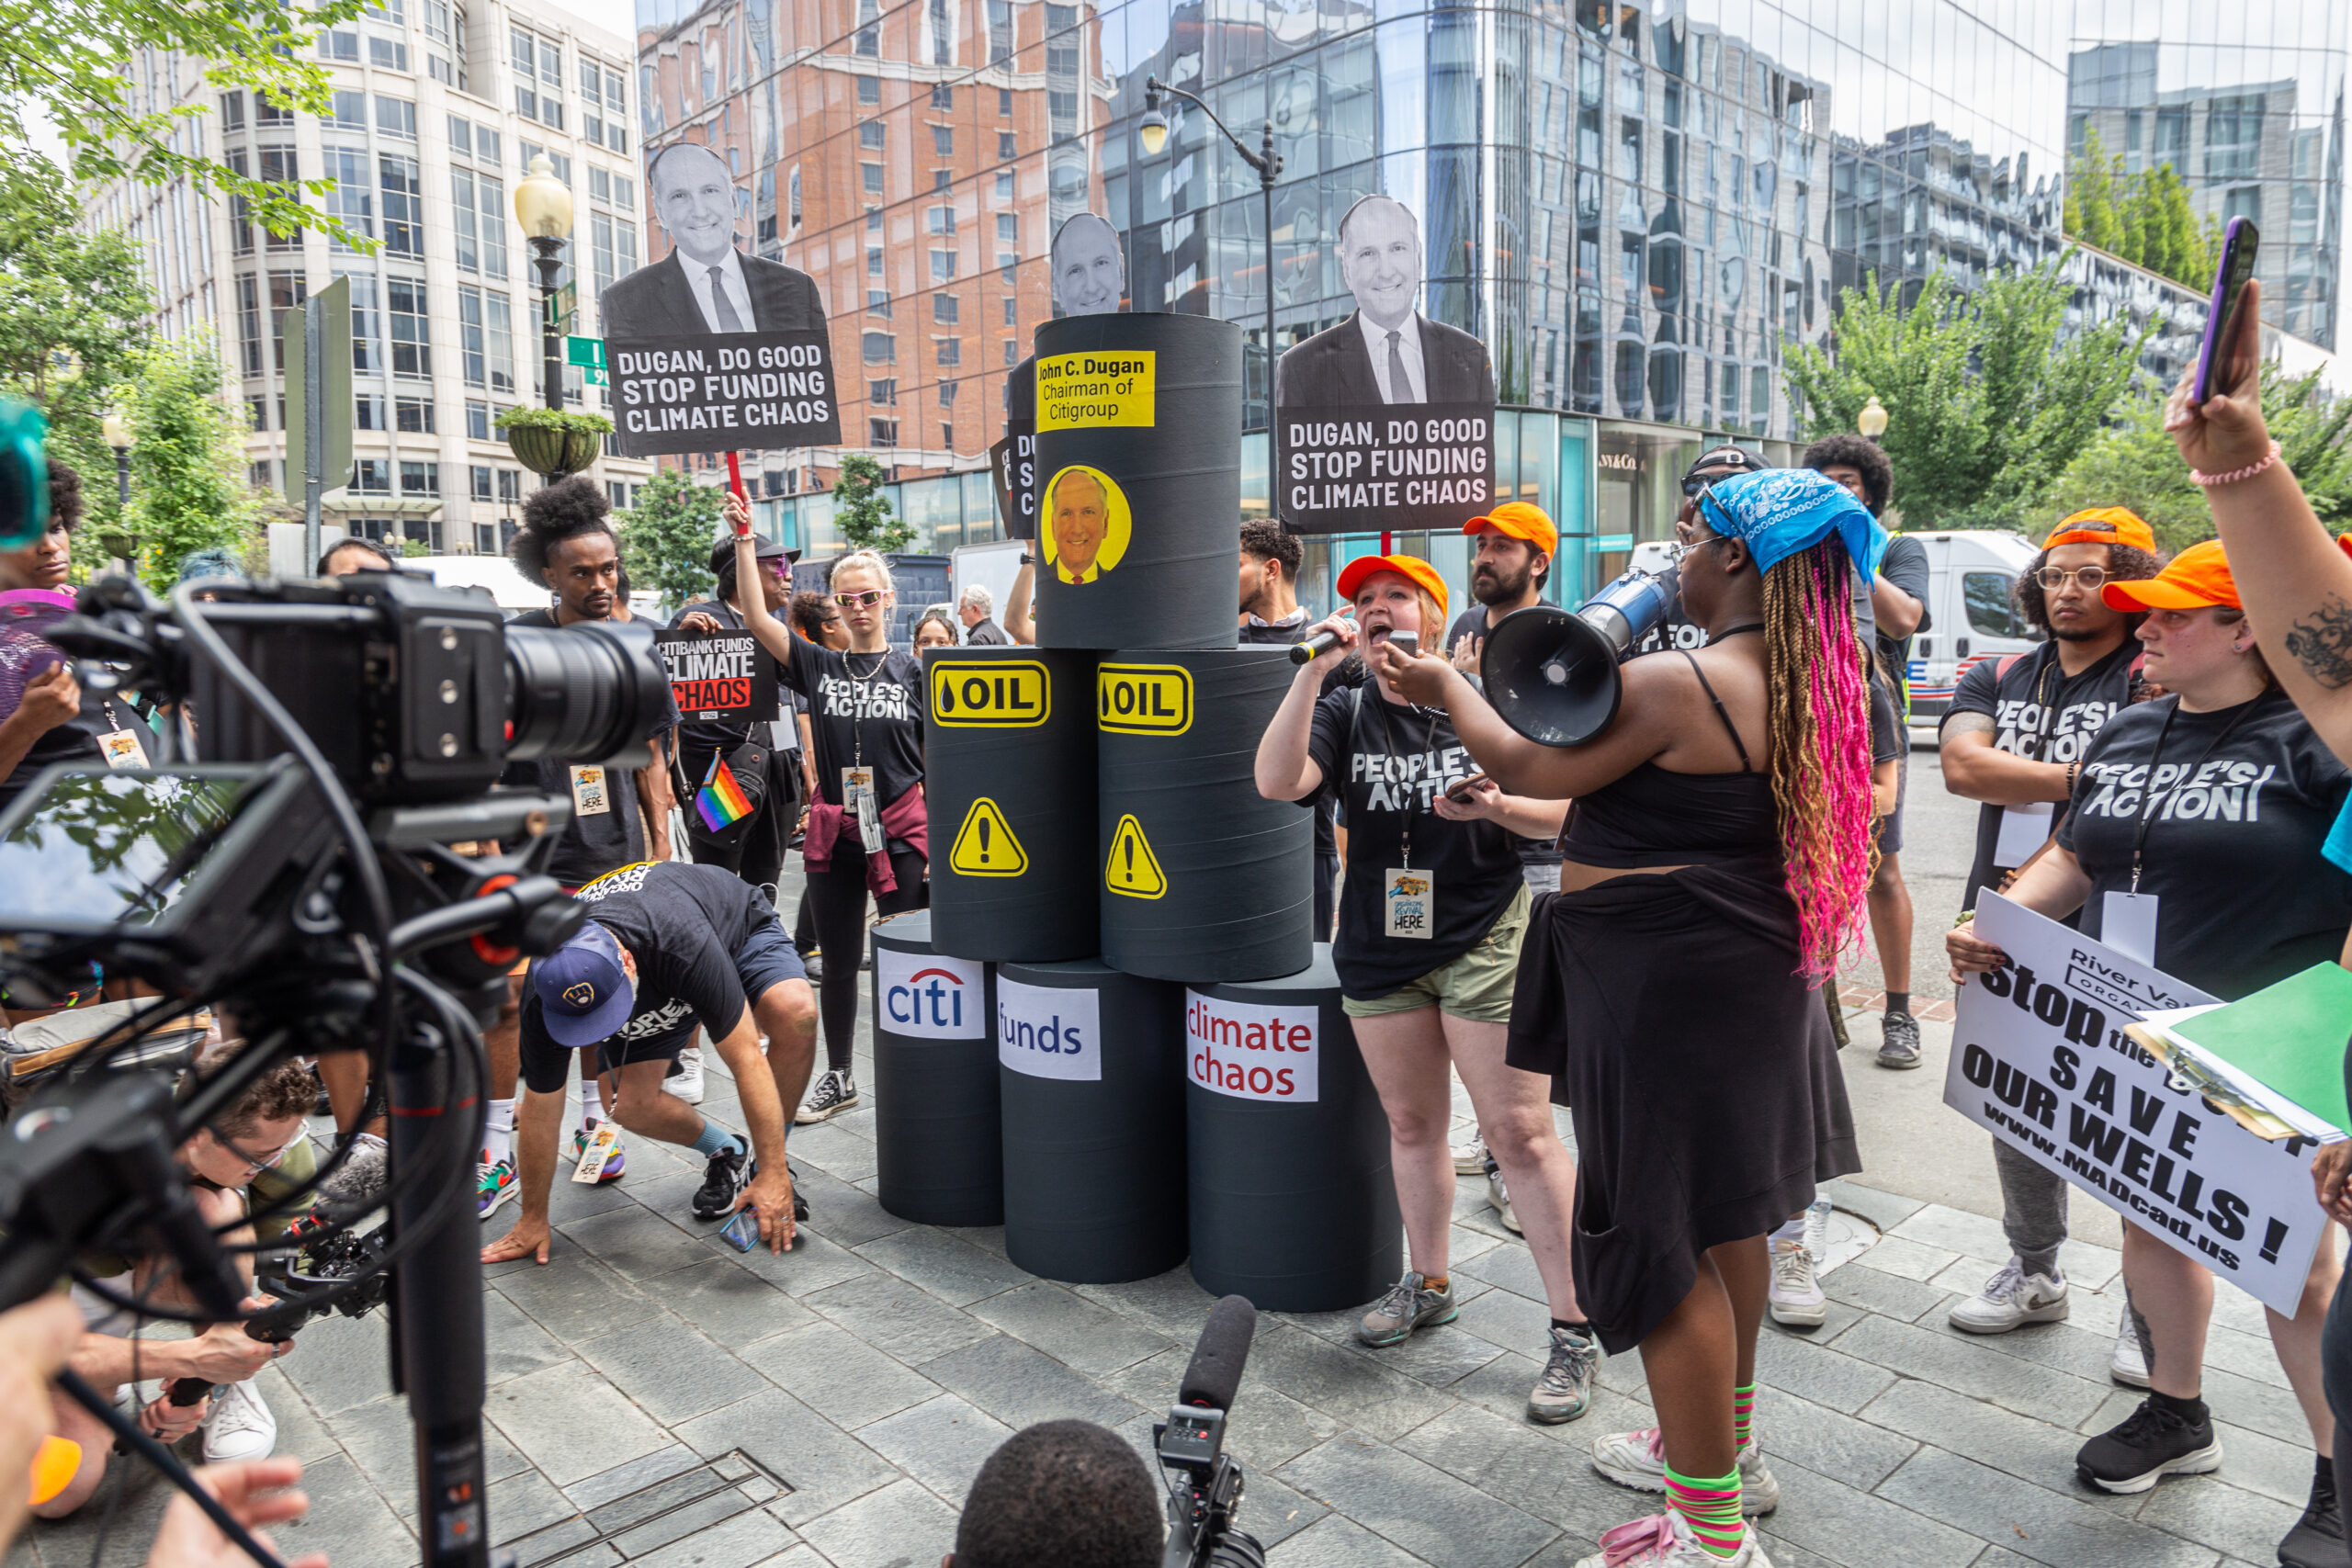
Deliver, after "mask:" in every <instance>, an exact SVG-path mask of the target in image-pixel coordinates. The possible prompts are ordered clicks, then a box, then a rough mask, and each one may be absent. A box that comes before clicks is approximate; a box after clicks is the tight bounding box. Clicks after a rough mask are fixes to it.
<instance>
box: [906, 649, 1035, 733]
mask: <svg viewBox="0 0 2352 1568" xmlns="http://www.w3.org/2000/svg"><path fill="white" fill-rule="evenodd" d="M1053 711H1054V703H1053V681H1052V679H1051V677H1049V676H1048V675H1047V674H1046V667H1045V666H1044V665H1043V664H1040V663H1037V662H1035V660H1021V661H1019V662H1010V663H1009V662H1001V661H996V660H977V659H941V660H933V663H932V666H931V715H932V717H933V719H934V720H936V721H937V722H938V723H941V724H944V725H952V726H954V727H956V728H965V729H1025V728H1033V727H1035V726H1036V725H1040V724H1043V723H1045V722H1046V719H1047V718H1048V717H1050V716H1052V714H1053Z"/></svg>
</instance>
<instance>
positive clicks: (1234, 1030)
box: [1184, 991, 1321, 1105]
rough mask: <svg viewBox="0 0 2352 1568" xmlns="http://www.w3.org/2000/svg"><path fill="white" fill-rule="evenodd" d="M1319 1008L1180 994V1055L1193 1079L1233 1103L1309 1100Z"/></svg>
mask: <svg viewBox="0 0 2352 1568" xmlns="http://www.w3.org/2000/svg"><path fill="white" fill-rule="evenodd" d="M1320 1017H1321V1011H1320V1010H1319V1009H1317V1008H1316V1007H1314V1006H1312V1005H1308V1006H1306V1007H1261V1006H1258V1005H1256V1004H1255V1003H1251V1002H1229V1001H1225V1000H1223V999H1221V998H1216V997H1207V996H1203V995H1202V994H1201V993H1200V992H1198V991H1186V992H1185V993H1184V1055H1185V1059H1186V1062H1187V1063H1188V1065H1189V1066H1188V1070H1189V1071H1190V1072H1191V1074H1192V1077H1193V1082H1194V1083H1196V1084H1198V1085H1200V1086H1201V1087H1202V1088H1203V1089H1214V1090H1215V1091H1216V1092H1217V1093H1218V1094H1229V1095H1231V1096H1233V1097H1234V1098H1235V1099H1236V1100H1280V1101H1283V1102H1285V1103H1289V1104H1294V1105H1295V1104H1299V1103H1302V1102H1308V1101H1312V1100H1315V1098H1316V1093H1317V1087H1318V1086H1317V1075H1316V1070H1315V1067H1316V1062H1317V1057H1318V1053H1317V1050H1316V1046H1317V1039H1316V1023H1317V1020H1318V1019H1319V1018H1320Z"/></svg>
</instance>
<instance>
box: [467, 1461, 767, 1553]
mask: <svg viewBox="0 0 2352 1568" xmlns="http://www.w3.org/2000/svg"><path fill="white" fill-rule="evenodd" d="M791 1490H792V1486H791V1483H789V1482H787V1481H786V1480H785V1479H784V1477H782V1476H781V1475H778V1474H777V1473H776V1472H775V1471H772V1470H770V1469H769V1468H768V1467H767V1466H766V1465H763V1464H762V1463H761V1462H760V1461H758V1460H755V1459H753V1458H752V1456H751V1455H749V1454H747V1453H745V1452H744V1451H743V1450H741V1449H729V1450H728V1451H727V1452H725V1453H723V1454H720V1455H719V1456H718V1458H716V1459H711V1460H706V1461H703V1462H702V1463H700V1464H697V1465H694V1466H691V1467H690V1468H688V1469H685V1470H682V1471H680V1472H678V1473H676V1474H675V1475H670V1476H664V1477H663V1478H662V1479H661V1480H659V1481H656V1482H653V1483H650V1485H646V1486H640V1487H639V1488H638V1489H637V1490H636V1491H634V1492H631V1493H628V1495H625V1496H620V1497H616V1498H614V1499H613V1500H612V1501H611V1502H609V1503H601V1504H599V1505H597V1506H595V1507H594V1508H590V1509H589V1510H587V1511H586V1512H585V1513H580V1514H574V1515H572V1516H571V1517H570V1518H568V1519H559V1520H557V1521H556V1522H555V1523H554V1524H551V1525H544V1526H542V1527H540V1528H539V1529H535V1530H533V1531H532V1532H531V1533H530V1534H528V1535H526V1536H524V1537H522V1538H520V1539H519V1540H512V1541H509V1542H507V1543H506V1544H507V1547H508V1548H509V1549H510V1550H511V1551H513V1552H514V1553H515V1568H552V1565H553V1564H556V1563H561V1564H563V1565H564V1568H617V1565H618V1564H621V1563H624V1562H635V1561H637V1560H639V1559H640V1558H644V1557H649V1556H650V1555H652V1554H653V1553H654V1552H656V1551H663V1560H664V1561H665V1562H673V1563H680V1564H695V1565H698V1568H738V1565H741V1564H749V1563H754V1562H766V1561H767V1560H768V1559H769V1558H770V1557H773V1556H775V1554H776V1553H777V1552H779V1551H783V1550H784V1549H785V1548H786V1547H787V1546H789V1545H790V1544H791V1543H792V1534H791V1531H790V1530H789V1529H786V1527H785V1525H784V1524H783V1522H782V1521H781V1520H779V1519H777V1518H775V1517H774V1516H773V1515H771V1514H770V1513H769V1512H768V1511H767V1510H768V1506H769V1505H771V1504H773V1503H775V1502H776V1501H778V1500H779V1499H781V1498H782V1497H784V1496H785V1495H786V1494H788V1493H789V1492H790V1491H791ZM690 1538H692V1539H690ZM664 1549H673V1550H668V1551H664Z"/></svg>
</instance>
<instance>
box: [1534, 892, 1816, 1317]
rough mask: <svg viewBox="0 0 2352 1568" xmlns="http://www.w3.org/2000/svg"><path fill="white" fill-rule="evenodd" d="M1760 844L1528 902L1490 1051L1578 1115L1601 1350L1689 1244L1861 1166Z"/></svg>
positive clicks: (1591, 1294)
mask: <svg viewBox="0 0 2352 1568" xmlns="http://www.w3.org/2000/svg"><path fill="white" fill-rule="evenodd" d="M1796 969H1797V944H1796V908H1795V906H1794V905H1793V904H1792V902H1791V901H1790V899H1789V897H1788V893H1787V891H1786V889H1785V888H1784V886H1782V884H1781V869H1780V866H1779V864H1778V863H1777V862H1774V863H1767V862H1765V861H1762V860H1757V861H1753V862H1743V863H1736V864H1727V865H1713V866H1691V867H1686V868H1685V869H1683V870H1681V871H1676V872H1669V873H1667V874H1663V875H1646V874H1644V875H1631V876H1622V877H1618V878H1615V879H1614V880H1612V881H1610V882H1606V883H1603V884H1601V885H1600V886H1598V887H1591V888H1588V889H1586V890H1584V891H1582V892H1578V893H1561V894H1546V895H1544V896H1543V897H1539V898H1537V899H1536V900H1535V907H1534V911H1533V914H1532V919H1531V923H1530V925H1529V927H1528V933H1527V939H1526V943H1525V946H1524V948H1523V950H1522V952H1521V958H1520V965H1519V982H1518V987H1517V989H1516V991H1515V992H1514V994H1513V997H1512V1001H1511V1025H1510V1044H1509V1047H1508V1059H1509V1061H1510V1065H1511V1066H1514V1067H1520V1068H1522V1069H1524V1070H1526V1071H1529V1072H1537V1073H1544V1074H1546V1075H1548V1076H1550V1077H1551V1078H1552V1080H1553V1092H1552V1098H1553V1100H1555V1102H1557V1103H1559V1104H1562V1105H1565V1106H1566V1107H1568V1109H1569V1111H1570V1112H1571V1114H1572V1115H1573V1117H1574V1119H1575V1122H1576V1133H1577V1204H1576V1215H1575V1223H1574V1226H1573V1233H1574V1243H1573V1251H1574V1258H1575V1268H1576V1281H1577V1298H1578V1299H1579V1301H1580V1302H1581V1303H1582V1304H1583V1306H1584V1309H1585V1312H1586V1314H1588V1315H1589V1317H1590V1318H1591V1319H1592V1321H1593V1323H1594V1325H1596V1327H1597V1328H1598V1329H1599V1331H1600V1342H1601V1344H1602V1346H1603V1347H1604V1348H1607V1349H1608V1351H1609V1352H1610V1353H1611V1355H1617V1354H1622V1353H1623V1352H1624V1351H1626V1350H1629V1349H1631V1348H1634V1346H1635V1345H1638V1344H1640V1343H1641V1341H1642V1339H1643V1337H1645V1336H1646V1335H1647V1334H1648V1333H1649V1331H1650V1330H1651V1329H1652V1328H1655V1327H1656V1326H1657V1325H1658V1323H1659V1322H1660V1321H1661V1320H1662V1319H1664V1318H1665V1317H1666V1315H1667V1314H1668V1313H1670V1312H1672V1311H1673V1310H1674V1309H1675V1308H1676V1307H1677V1306H1679V1305H1680V1304H1681V1302H1682V1299H1683V1298H1684V1297H1685V1296H1687V1295H1689V1294H1690V1293H1691V1286H1692V1284H1693V1283H1695V1282H1696V1280H1697V1279H1698V1266H1699V1255H1700V1254H1701V1253H1702V1252H1704V1251H1705V1250H1706V1249H1707V1248H1709V1247H1717V1246H1721V1245H1722V1244H1723V1243H1724V1242H1731V1241H1740V1240H1744V1239H1746V1238H1747V1237H1749V1236H1755V1235H1763V1234H1764V1233H1765V1232H1767V1231H1770V1230H1772V1229H1773V1228H1775V1227H1776V1226H1778V1225H1780V1224H1782V1223H1783V1222H1784V1221H1786V1220H1787V1219H1788V1218H1789V1217H1790V1216H1791V1215H1792V1214H1794V1213H1796V1212H1797V1211H1799V1210H1800V1209H1803V1208H1804V1206H1805V1205H1806V1204H1808V1203H1810V1202H1812V1201H1813V1199H1814V1189H1815V1183H1816V1182H1820V1181H1826V1180H1827V1179H1830V1178H1831V1177H1835V1176H1845V1175H1848V1174H1850V1173H1851V1172H1854V1171H1857V1170H1860V1168H1861V1159H1860V1154H1859V1152H1858V1150H1857V1148H1856V1146H1855V1143H1854V1119H1853V1113H1852V1111H1850V1110H1849V1107H1848V1105H1847V1103H1846V1079H1845V1075H1844V1074H1843V1073H1842V1072H1841V1071H1840V1070H1839V1068H1838V1054H1837V1046H1836V1044H1835V1043H1834V1042H1833V1041H1832V1040H1831V1038H1830V1032H1829V1019H1828V1012H1827V1010H1826V1005H1825V1003H1824V1000H1823V998H1822V996H1821V993H1820V991H1819V990H1818V989H1816V988H1812V987H1807V986H1806V985H1805V983H1804V978H1803V977H1802V976H1799V975H1798V974H1797V973H1796Z"/></svg>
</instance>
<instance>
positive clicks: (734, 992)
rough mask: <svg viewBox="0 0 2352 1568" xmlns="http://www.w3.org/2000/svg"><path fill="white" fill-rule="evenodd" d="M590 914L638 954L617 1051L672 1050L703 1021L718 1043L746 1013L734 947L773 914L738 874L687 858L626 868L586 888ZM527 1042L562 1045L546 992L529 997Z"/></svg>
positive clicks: (550, 1046)
mask: <svg viewBox="0 0 2352 1568" xmlns="http://www.w3.org/2000/svg"><path fill="white" fill-rule="evenodd" d="M580 901H581V902H582V903H583V904H586V905H588V906H589V911H588V918H589V919H592V920H594V921H595V922H596V923H597V924H598V925H600V926H603V927H604V928H605V930H607V931H611V932H612V933H613V935H614V937H615V938H616V940H617V941H618V942H620V944H621V945H622V946H623V947H625V948H627V949H628V951H629V953H630V955H631V956H632V957H634V958H635V959H636V960H637V996H636V998H635V1005H634V1006H632V1007H631V1008H630V1010H629V1015H628V1022H627V1023H625V1024H623V1025H621V1027H620V1028H619V1029H618V1030H617V1031H616V1032H615V1033H614V1034H613V1037H612V1038H613V1041H614V1043H615V1046H616V1050H615V1052H614V1055H617V1056H619V1057H620V1058H621V1059H622V1060H624V1061H627V1060H628V1057H629V1055H630V1052H629V1050H628V1047H631V1046H639V1047H643V1048H644V1054H645V1055H648V1056H650V1055H654V1054H655V1048H656V1047H659V1048H660V1049H661V1050H662V1051H665V1052H666V1051H667V1050H668V1048H669V1046H670V1044H671V1043H672V1042H673V1040H677V1039H678V1038H679V1037H681V1036H685V1035H691V1034H692V1033H693V1032H694V1027H695V1024H696V1023H697V1022H699V1023H700V1024H701V1025H702V1027H703V1028H704V1029H706V1030H707V1031H709V1032H710V1037H711V1038H712V1039H713V1040H718V1039H720V1038H723V1037H724V1036H725V1035H726V1034H727V1032H729V1030H731V1029H733V1028H734V1027H735V1024H736V1021H738V1020H740V1019H741V1017H742V1016H743V981H742V977H741V976H740V975H738V974H737V973H736V971H735V954H736V953H737V951H738V950H740V949H741V947H742V946H743V944H744V943H745V942H747V941H749V940H750V938H751V935H752V930H753V929H754V928H755V927H756V926H758V925H759V924H761V923H763V922H764V921H767V920H771V919H775V911H774V910H773V909H771V908H768V906H767V901H766V899H765V898H763V897H762V896H761V895H760V893H759V890H758V889H756V888H754V887H752V886H751V885H750V884H748V883H746V882H745V881H744V880H743V879H742V878H741V877H740V876H737V875H735V874H733V873H732V872H728V871H722V870H720V869H719V868H718V867H717V866H715V865H689V864H687V863H684V862H683V861H648V862H646V863H642V864H639V865H625V866H623V867H621V868H620V869H619V870H618V871H616V872H613V873H611V874H608V875H605V876H600V877H598V878H597V879H596V880H595V881H594V882H592V883H590V884H589V885H588V886H585V887H582V889H581V890H580ZM522 1030H523V1039H524V1041H525V1043H528V1044H531V1045H534V1046H536V1047H537V1048H540V1049H543V1050H553V1049H559V1047H557V1046H556V1044H555V1043H554V1041H553V1040H551V1039H550V1038H549V1037H548V1032H547V1022H546V1020H545V1017H544V1016H543V1013H542V1010H541V1008H540V1005H539V998H538V993H537V992H536V991H532V992H530V993H529V994H528V995H527V997H526V998H525V1000H524V1003H523V1016H522Z"/></svg>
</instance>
